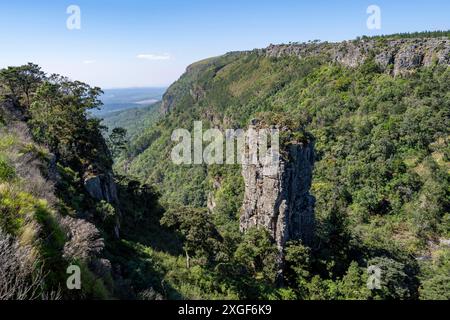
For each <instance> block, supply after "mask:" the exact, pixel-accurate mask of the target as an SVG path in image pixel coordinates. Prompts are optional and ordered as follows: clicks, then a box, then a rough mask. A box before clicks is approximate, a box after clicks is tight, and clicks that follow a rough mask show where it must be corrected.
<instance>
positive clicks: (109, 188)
mask: <svg viewBox="0 0 450 320" xmlns="http://www.w3.org/2000/svg"><path fill="white" fill-rule="evenodd" d="M84 187H85V188H86V191H87V192H88V193H89V195H90V196H91V197H92V198H94V199H96V200H99V201H101V200H104V201H106V202H108V203H112V204H117V203H118V202H119V199H118V197H117V187H116V184H115V182H114V179H113V177H112V175H111V174H110V173H107V174H101V175H96V176H89V177H87V178H86V179H85V180H84Z"/></svg>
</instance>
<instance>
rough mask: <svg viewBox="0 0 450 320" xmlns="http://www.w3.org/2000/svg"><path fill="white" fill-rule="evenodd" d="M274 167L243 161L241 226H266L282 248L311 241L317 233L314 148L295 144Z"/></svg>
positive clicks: (242, 227) (244, 228) (241, 227)
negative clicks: (313, 180) (314, 194)
mask: <svg viewBox="0 0 450 320" xmlns="http://www.w3.org/2000/svg"><path fill="white" fill-rule="evenodd" d="M285 151H286V153H287V155H285V156H283V157H281V158H280V161H279V163H278V165H277V167H276V168H274V169H275V170H269V171H267V170H264V166H263V165H260V164H243V165H242V175H243V177H244V182H245V195H244V203H243V208H242V215H241V218H240V229H241V231H246V230H247V229H249V228H251V227H264V228H266V229H267V230H268V231H269V232H270V234H271V236H272V237H273V239H274V240H275V242H276V244H277V246H278V249H279V250H280V251H281V250H282V249H283V248H284V246H285V244H286V242H287V241H289V240H293V239H301V240H302V241H303V243H305V244H310V243H311V241H312V239H313V235H314V202H315V200H314V197H313V196H312V195H311V194H310V193H309V190H310V187H311V180H312V170H313V165H314V147H313V144H312V143H309V144H306V145H305V144H301V143H298V144H292V145H290V146H289V147H288V149H287V150H285Z"/></svg>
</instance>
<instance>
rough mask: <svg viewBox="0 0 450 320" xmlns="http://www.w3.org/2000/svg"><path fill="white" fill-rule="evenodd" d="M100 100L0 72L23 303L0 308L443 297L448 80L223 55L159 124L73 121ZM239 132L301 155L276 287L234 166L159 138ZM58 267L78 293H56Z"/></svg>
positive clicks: (6, 212)
mask: <svg viewBox="0 0 450 320" xmlns="http://www.w3.org/2000/svg"><path fill="white" fill-rule="evenodd" d="M427 36H429V37H433V36H439V37H441V36H445V35H442V34H440V33H439V34H437V35H432V34H430V35H427ZM396 37H400V38H401V35H399V36H396ZM379 50H382V49H380V48H379ZM388 70H389V69H388ZM100 94H101V90H100V89H99V88H92V87H90V86H88V85H87V84H84V83H81V82H77V81H70V80H68V79H66V78H64V77H61V76H58V75H46V74H45V73H43V72H42V71H41V69H40V68H39V67H38V66H36V65H33V64H29V65H25V66H21V67H9V68H6V69H3V70H1V71H0V95H1V101H0V105H1V107H0V134H1V135H0V212H1V215H0V247H1V248H3V249H4V250H1V251H2V252H5V254H3V255H2V254H0V259H4V260H3V261H17V263H16V265H17V266H16V269H17V270H13V269H11V268H9V269H5V270H8V271H9V272H10V273H12V275H11V277H12V278H14V279H15V278H16V277H17V276H16V275H18V274H20V275H21V277H22V278H23V283H24V284H27V285H28V286H34V287H35V288H36V289H35V290H32V293H30V292H25V293H24V292H23V291H20V290H18V291H17V290H16V291H13V292H9V293H7V294H9V296H8V295H6V297H9V298H18V297H22V298H44V299H45V298H63V299H83V298H84V299H86V298H96V299H114V298H120V299H152V300H153V299H449V298H450V287H449V286H450V274H449V271H450V248H449V246H448V244H447V243H448V239H450V215H449V208H450V195H449V193H450V184H449V173H450V161H449V157H450V148H449V137H450V135H449V130H448V124H449V123H450V121H449V120H450V119H449V118H450V69H449V67H448V65H443V64H438V63H433V64H432V65H430V66H426V67H421V68H418V69H416V70H414V71H412V72H408V73H406V74H403V75H401V76H395V77H394V76H393V75H392V74H390V73H389V72H388V71H386V70H382V69H381V68H380V66H379V65H378V64H377V63H376V61H375V59H374V58H373V56H371V57H370V58H368V59H367V60H366V61H365V62H364V63H362V64H360V65H358V66H357V67H354V68H349V67H346V66H343V65H342V64H339V63H336V62H333V61H329V59H327V57H326V56H322V55H320V54H317V55H312V56H309V57H305V58H303V59H299V58H298V57H295V56H283V57H269V56H266V55H262V54H260V53H258V52H257V51H252V52H235V53H229V54H226V55H224V56H221V57H217V58H211V59H207V60H203V61H200V62H197V63H195V64H193V65H191V66H189V67H188V69H187V71H186V73H185V74H184V75H183V76H182V77H181V78H180V79H179V80H178V81H177V82H175V83H174V84H173V85H172V86H171V87H170V88H169V89H168V90H167V92H166V94H165V97H164V99H163V101H162V103H161V105H159V104H157V105H155V106H158V107H160V108H161V109H160V110H159V112H160V113H159V114H156V113H155V110H154V109H151V110H147V111H144V110H143V111H142V112H146V113H145V116H143V114H141V111H132V112H135V114H136V117H134V116H133V115H130V114H129V113H120V114H116V115H115V116H117V118H111V119H112V120H111V122H109V123H108V122H105V123H106V124H109V126H110V128H109V130H108V128H106V127H104V126H103V125H102V124H101V120H100V119H97V118H93V117H90V116H89V114H90V113H89V110H91V109H94V108H96V107H99V106H100V104H101V102H100V101H99V99H98V98H99V95H100ZM137 118H140V121H138V122H137V123H136V126H133V123H134V121H135V120H133V119H137ZM254 118H259V119H264V121H265V122H267V123H274V124H275V123H278V124H279V123H286V124H289V127H290V128H295V130H296V133H295V137H296V139H308V140H313V141H314V147H315V152H316V163H315V168H314V175H313V183H312V190H311V193H312V194H313V196H314V197H315V199H316V205H315V216H316V230H315V234H316V236H315V239H314V243H313V244H312V245H311V246H306V245H304V244H302V243H301V242H300V241H291V242H289V243H288V245H287V246H286V247H285V248H284V259H285V263H284V272H283V279H282V281H281V282H280V281H277V271H278V270H277V266H276V260H277V256H278V249H277V247H276V246H275V244H274V242H273V239H271V238H270V236H269V234H268V232H267V231H266V230H264V229H256V228H254V229H250V230H249V231H248V232H245V233H241V232H240V231H239V216H240V214H241V212H240V210H241V206H242V200H243V195H244V185H243V184H244V183H243V179H242V176H241V167H240V166H239V165H221V166H220V165H214V166H206V165H189V166H188V165H175V164H173V163H172V162H170V160H169V159H170V152H171V149H172V147H173V145H174V143H173V142H172V141H171V134H172V131H173V130H174V129H177V128H186V129H188V130H191V129H192V127H193V123H194V121H197V120H202V121H203V123H204V129H207V128H208V127H218V128H221V129H226V128H246V127H247V126H248V124H249V122H250V120H251V119H254ZM117 125H119V128H114V127H116V126H117ZM120 126H125V127H126V128H127V129H128V131H129V132H131V134H127V130H124V129H123V128H120ZM104 137H105V138H104ZM113 160H114V161H113ZM113 172H114V185H115V186H116V188H117V196H114V192H110V194H111V196H108V197H105V198H104V199H102V198H101V197H98V196H97V195H96V193H95V191H96V190H93V191H94V192H92V190H91V189H90V188H89V184H88V183H89V181H92V180H91V179H93V178H96V177H102V179H107V177H112V173H113ZM93 181H102V183H103V182H104V180H93ZM105 185H110V183H109V182H108V183H106V182H105ZM105 188H106V187H103V189H105ZM110 191H111V190H110ZM211 198H214V202H215V206H214V209H212V211H211V210H210V209H208V208H207V204H208V200H209V199H211ZM5 259H6V260H5ZM70 264H76V265H79V266H80V267H81V270H82V279H83V284H82V287H81V290H74V291H73V290H68V289H66V287H65V282H66V276H67V274H66V268H67V266H68V265H70ZM0 265H2V260H0ZM4 265H6V264H4ZM370 265H377V266H379V267H380V268H381V270H382V278H381V287H380V288H379V289H374V290H369V289H368V287H367V279H368V273H367V267H368V266H370ZM0 268H1V266H0ZM11 270H12V271H11ZM278 280H279V279H278ZM6 291H7V290H6ZM2 294H3V292H2V288H0V296H1V295H2ZM30 294H33V296H32V297H30Z"/></svg>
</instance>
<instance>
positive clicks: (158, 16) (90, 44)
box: [0, 0, 450, 88]
mask: <svg viewBox="0 0 450 320" xmlns="http://www.w3.org/2000/svg"><path fill="white" fill-rule="evenodd" d="M71 4H74V5H78V6H79V7H80V9H81V29H80V30H68V29H67V27H66V20H67V18H68V17H69V14H67V13H66V9H67V7H68V6H69V5H71ZM372 4H375V5H378V6H379V7H380V8H381V30H369V29H368V28H367V26H366V21H367V18H368V14H367V13H366V10H367V7H368V6H369V5H372ZM449 13H450V1H449V0H427V1H424V0H421V1H419V0H408V1H407V0H395V1H394V0H370V1H365V0H339V1H338V0H335V1H333V0H328V1H326V0H312V1H302V0H270V1H269V0H241V1H237V0H208V1H207V0H185V1H181V0H146V1H144V0H142V1H138V0H128V1H115V0H109V1H106V0H71V1H65V0H39V1H36V0H34V1H33V0H28V1H26V0H8V1H6V0H0V30H1V37H0V39H1V42H0V43H1V45H0V67H5V66H8V65H19V64H22V63H26V62H28V61H32V62H35V63H38V64H40V65H41V66H42V67H43V68H44V70H45V71H47V72H55V73H61V74H64V75H68V76H70V77H71V78H73V79H77V80H82V81H86V82H88V83H90V84H92V85H98V86H101V87H103V88H111V87H131V86H165V85H168V84H170V83H171V82H173V81H174V80H176V79H177V78H178V77H179V76H180V75H181V73H182V72H183V71H184V69H185V68H186V66H187V65H189V64H190V63H192V62H194V61H197V60H200V59H203V58H206V57H210V56H216V55H220V54H223V53H225V52H228V51H234V50H247V49H253V48H260V47H265V46H267V45H268V44H270V43H282V42H289V41H307V40H314V39H321V40H327V41H338V40H345V39H353V38H355V37H357V36H359V35H374V34H389V33H396V32H411V31H423V30H438V29H441V30H442V29H443V30H448V29H450V14H449ZM138 56H139V57H138Z"/></svg>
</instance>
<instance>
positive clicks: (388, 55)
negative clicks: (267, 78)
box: [257, 38, 450, 76]
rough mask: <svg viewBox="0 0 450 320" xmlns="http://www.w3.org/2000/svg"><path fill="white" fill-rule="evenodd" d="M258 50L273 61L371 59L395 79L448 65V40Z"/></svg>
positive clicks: (350, 61)
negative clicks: (274, 58)
mask: <svg viewBox="0 0 450 320" xmlns="http://www.w3.org/2000/svg"><path fill="white" fill-rule="evenodd" d="M257 51H258V52H259V53H260V54H264V55H267V56H269V57H276V58H279V57H283V56H296V57H298V58H300V59H301V58H305V57H308V56H323V57H325V58H326V59H327V60H328V61H334V62H337V63H341V64H343V65H344V66H346V67H357V66H359V65H361V64H363V63H364V62H365V61H366V60H367V59H368V58H370V57H372V56H373V57H374V59H375V62H376V63H377V64H378V66H379V67H380V68H381V69H382V70H384V71H387V72H389V73H392V74H393V75H395V76H396V75H400V74H404V73H407V72H408V71H411V70H413V69H416V68H419V67H422V66H425V67H426V66H431V65H432V64H433V63H436V64H444V65H450V40H449V39H448V38H430V39H426V38H420V39H414V38H412V39H376V38H369V39H363V40H354V41H344V42H340V43H328V42H316V43H303V44H282V45H270V46H269V47H267V48H266V49H261V50H257Z"/></svg>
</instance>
